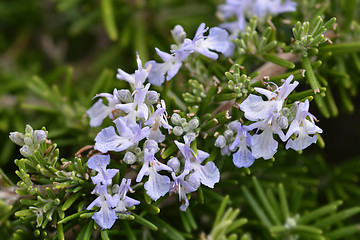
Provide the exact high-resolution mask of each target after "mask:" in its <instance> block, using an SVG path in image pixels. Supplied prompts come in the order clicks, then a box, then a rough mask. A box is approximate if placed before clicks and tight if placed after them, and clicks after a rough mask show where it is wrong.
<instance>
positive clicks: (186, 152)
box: [174, 136, 220, 188]
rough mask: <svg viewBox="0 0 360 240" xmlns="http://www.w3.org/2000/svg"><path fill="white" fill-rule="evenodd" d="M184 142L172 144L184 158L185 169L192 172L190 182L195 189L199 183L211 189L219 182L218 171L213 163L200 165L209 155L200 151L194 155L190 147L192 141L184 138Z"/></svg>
mask: <svg viewBox="0 0 360 240" xmlns="http://www.w3.org/2000/svg"><path fill="white" fill-rule="evenodd" d="M184 141H185V143H180V142H178V141H174V142H175V144H176V146H177V147H178V148H179V150H180V152H181V153H182V155H183V156H184V157H185V169H188V170H189V171H191V170H193V172H191V173H190V175H189V177H190V178H192V179H193V181H192V182H193V183H194V184H195V185H196V186H197V187H199V186H200V183H202V184H204V185H205V186H207V187H210V188H213V187H214V184H215V183H217V182H219V180H220V172H219V169H218V168H217V167H216V166H215V164H214V162H207V163H206V164H205V165H201V163H202V162H203V161H204V160H205V159H206V158H208V157H209V156H210V154H208V153H207V152H204V151H202V150H197V154H196V153H195V151H194V150H193V149H191V147H190V144H191V142H192V141H193V139H189V138H188V137H187V136H184ZM194 184H193V185H194ZM197 187H196V188H197Z"/></svg>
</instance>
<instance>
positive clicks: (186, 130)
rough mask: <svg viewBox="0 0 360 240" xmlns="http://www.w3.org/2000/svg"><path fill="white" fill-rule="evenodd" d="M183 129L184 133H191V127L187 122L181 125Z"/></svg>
mask: <svg viewBox="0 0 360 240" xmlns="http://www.w3.org/2000/svg"><path fill="white" fill-rule="evenodd" d="M181 127H182V129H183V131H184V132H189V131H190V126H189V124H188V123H187V122H185V123H183V124H181Z"/></svg>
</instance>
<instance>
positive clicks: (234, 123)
mask: <svg viewBox="0 0 360 240" xmlns="http://www.w3.org/2000/svg"><path fill="white" fill-rule="evenodd" d="M238 123H239V122H238V121H232V122H231V123H229V125H228V129H230V130H231V131H233V132H237V127H238Z"/></svg>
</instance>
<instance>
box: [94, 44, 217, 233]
mask: <svg viewBox="0 0 360 240" xmlns="http://www.w3.org/2000/svg"><path fill="white" fill-rule="evenodd" d="M188 52H189V51H188ZM137 62H138V70H136V71H135V73H134V74H128V73H125V72H124V71H122V70H121V69H119V70H118V75H117V77H118V78H119V79H122V80H125V81H127V82H129V84H130V86H131V87H132V88H133V92H130V91H129V90H120V91H118V90H117V89H115V90H114V92H113V94H106V93H101V94H98V95H97V97H104V98H106V99H107V100H108V105H105V104H104V103H102V101H101V99H100V100H98V102H96V103H95V104H94V105H93V106H92V107H91V108H90V109H89V110H88V115H89V117H90V122H91V123H92V124H91V125H92V126H99V125H100V124H101V123H102V121H103V120H104V119H105V118H106V117H107V116H109V117H110V118H112V119H113V123H114V124H115V127H114V126H109V127H106V128H104V129H102V130H101V131H100V132H99V133H98V134H97V136H96V138H95V147H94V149H95V150H98V151H100V152H102V153H108V152H110V151H114V152H121V153H123V154H124V155H123V162H124V163H126V164H131V165H135V164H137V165H140V166H139V169H140V170H139V172H138V175H137V176H136V182H141V181H144V182H145V184H144V189H145V190H146V194H147V195H148V196H149V197H150V198H151V199H153V200H154V201H156V200H158V199H159V198H160V197H162V196H164V195H166V194H167V193H170V194H172V193H176V194H178V195H179V200H180V201H181V202H182V205H181V207H180V209H181V210H182V211H186V209H187V207H188V205H189V201H188V198H187V196H186V194H187V193H190V192H194V191H196V190H197V189H198V188H199V186H200V184H204V185H205V186H208V187H210V188H213V187H214V184H215V183H217V182H218V181H219V179H220V173H219V170H218V169H217V167H216V166H215V164H214V163H213V162H208V163H206V164H205V165H201V164H202V162H203V161H204V160H205V159H206V158H207V157H208V156H209V154H208V153H206V152H204V151H201V150H197V149H194V148H191V147H190V144H191V142H193V141H195V138H196V134H195V129H197V128H198V126H199V120H198V119H197V118H193V119H191V120H190V121H189V122H187V121H186V119H182V118H181V117H180V115H178V114H177V115H176V114H175V115H173V117H172V119H171V120H172V122H173V123H174V122H175V123H176V124H175V125H179V126H176V127H175V128H173V127H172V126H171V125H170V124H169V122H168V118H169V117H168V114H167V111H166V104H165V101H164V100H161V99H160V95H159V94H158V93H157V92H156V91H152V90H149V89H150V86H151V83H147V84H145V80H146V79H147V77H149V76H150V74H151V71H150V69H153V67H154V66H153V64H154V63H153V64H147V68H146V69H145V68H143V67H142V63H141V60H140V58H139V56H137ZM155 65H156V64H155ZM155 105H156V107H155ZM161 128H162V129H165V131H164V130H163V132H162V131H161V130H160V129H161ZM179 129H180V130H181V133H180V134H175V135H176V136H181V135H182V132H186V134H185V136H184V141H185V143H181V142H178V141H175V144H176V146H177V147H178V149H179V150H180V152H181V154H182V156H183V157H182V158H181V161H180V160H179V159H178V158H177V157H174V158H172V159H170V160H169V161H168V162H167V163H166V164H165V163H162V162H161V161H160V160H159V158H158V157H157V155H158V152H159V150H160V148H159V144H162V142H163V141H164V140H165V138H166V135H169V134H171V131H172V130H173V131H174V132H177V133H178V132H179V131H178V130H179ZM109 161H110V157H108V155H98V156H95V157H93V158H91V159H90V160H89V162H88V166H89V168H91V169H94V170H96V171H97V172H98V175H97V176H95V177H93V178H92V180H93V183H94V184H95V185H96V187H95V189H94V191H93V193H95V194H97V195H98V196H99V197H98V198H97V199H96V200H95V201H94V202H93V203H92V204H90V205H89V207H88V209H90V208H92V207H93V206H99V207H100V211H99V212H97V213H95V214H94V216H93V218H94V219H95V220H96V222H97V223H98V224H99V225H100V226H101V227H102V228H109V227H111V226H112V225H113V224H114V222H115V220H116V212H118V211H124V210H125V209H126V208H125V207H128V206H130V205H131V204H132V205H135V204H136V203H135V202H134V201H135V200H132V201H131V202H130V203H131V204H130V203H126V202H125V203H124V202H121V201H120V202H119V199H118V195H120V196H121V194H123V193H121V192H120V190H119V193H118V195H116V194H115V195H113V196H112V195H111V194H110V193H109V190H107V189H108V186H109V185H111V179H112V177H113V176H114V175H115V174H116V173H117V172H118V170H116V169H107V170H106V166H107V164H109ZM170 176H171V178H172V179H170ZM144 179H145V180H144ZM128 181H130V180H128ZM123 184H125V183H122V185H121V186H120V188H119V189H123V188H125V189H130V186H129V184H130V182H126V184H127V187H123ZM126 191H127V190H126ZM125 194H126V192H125ZM123 195H124V194H123ZM115 196H116V199H114V198H115ZM124 196H125V195H124ZM120 199H121V198H120ZM119 204H122V206H125V207H122V208H121V207H119ZM104 219H108V220H106V222H104Z"/></svg>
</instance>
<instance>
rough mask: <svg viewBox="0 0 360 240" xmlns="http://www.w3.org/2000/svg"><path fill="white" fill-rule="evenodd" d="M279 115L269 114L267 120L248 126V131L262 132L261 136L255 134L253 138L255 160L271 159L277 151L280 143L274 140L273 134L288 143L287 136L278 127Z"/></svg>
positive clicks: (252, 147)
mask: <svg viewBox="0 0 360 240" xmlns="http://www.w3.org/2000/svg"><path fill="white" fill-rule="evenodd" d="M278 117H279V114H278V113H271V112H270V113H269V117H268V118H267V119H265V120H262V121H258V122H255V123H253V124H250V125H249V126H246V127H245V128H246V129H247V130H253V129H255V128H256V129H258V130H262V133H261V134H254V135H253V136H252V138H251V151H252V155H253V156H254V158H261V157H262V158H264V159H270V158H272V157H273V156H274V154H275V153H276V151H277V147H278V142H277V141H276V140H275V139H274V137H273V134H274V133H276V134H278V135H279V137H280V139H281V140H282V141H286V137H285V134H284V133H283V131H282V130H281V128H280V126H279V125H278V123H277V121H276V119H277V118H278Z"/></svg>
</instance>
